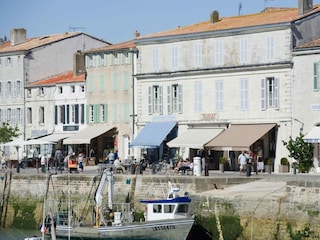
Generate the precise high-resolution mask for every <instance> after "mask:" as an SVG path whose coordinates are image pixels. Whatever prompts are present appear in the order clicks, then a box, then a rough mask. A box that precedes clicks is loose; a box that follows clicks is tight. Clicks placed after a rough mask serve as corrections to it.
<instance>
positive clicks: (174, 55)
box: [171, 46, 178, 69]
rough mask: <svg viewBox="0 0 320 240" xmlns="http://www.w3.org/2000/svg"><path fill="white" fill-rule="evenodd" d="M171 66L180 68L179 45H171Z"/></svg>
mask: <svg viewBox="0 0 320 240" xmlns="http://www.w3.org/2000/svg"><path fill="white" fill-rule="evenodd" d="M171 67H172V68H173V69H177V68H178V46H172V47H171Z"/></svg>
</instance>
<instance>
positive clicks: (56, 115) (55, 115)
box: [54, 106, 58, 125]
mask: <svg viewBox="0 0 320 240" xmlns="http://www.w3.org/2000/svg"><path fill="white" fill-rule="evenodd" d="M54 124H55V125H57V124H58V106H54Z"/></svg>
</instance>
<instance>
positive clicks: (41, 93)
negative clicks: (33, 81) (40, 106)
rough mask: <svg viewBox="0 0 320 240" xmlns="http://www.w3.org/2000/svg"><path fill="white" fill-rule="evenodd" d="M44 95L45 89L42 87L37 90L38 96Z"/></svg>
mask: <svg viewBox="0 0 320 240" xmlns="http://www.w3.org/2000/svg"><path fill="white" fill-rule="evenodd" d="M44 94H45V88H44V87H39V88H38V95H40V96H44Z"/></svg>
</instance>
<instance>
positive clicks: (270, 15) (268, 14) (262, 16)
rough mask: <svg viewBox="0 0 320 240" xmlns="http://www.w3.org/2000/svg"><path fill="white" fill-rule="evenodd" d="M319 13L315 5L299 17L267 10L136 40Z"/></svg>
mask: <svg viewBox="0 0 320 240" xmlns="http://www.w3.org/2000/svg"><path fill="white" fill-rule="evenodd" d="M316 12H320V5H315V6H314V7H313V10H312V11H310V12H308V13H306V14H304V15H299V14H298V9H297V8H267V9H265V10H264V11H262V12H259V13H255V14H249V15H241V16H234V17H223V18H220V19H219V21H218V22H215V23H211V22H210V21H209V20H208V21H205V22H201V23H197V24H193V25H189V26H185V27H178V28H176V29H172V30H168V31H163V32H158V33H153V34H149V35H144V36H141V37H139V38H137V39H144V38H153V37H165V36H174V35H181V34H191V33H200V32H209V31H219V30H230V29H237V28H244V27H254V26H256V27H257V26H263V25H269V24H277V23H286V22H291V21H294V20H298V19H300V18H303V17H305V16H308V15H310V14H313V13H316Z"/></svg>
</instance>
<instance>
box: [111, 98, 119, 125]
mask: <svg viewBox="0 0 320 240" xmlns="http://www.w3.org/2000/svg"><path fill="white" fill-rule="evenodd" d="M118 109H119V105H118V103H113V104H112V122H113V123H117V122H119V117H118V116H119V111H118Z"/></svg>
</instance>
